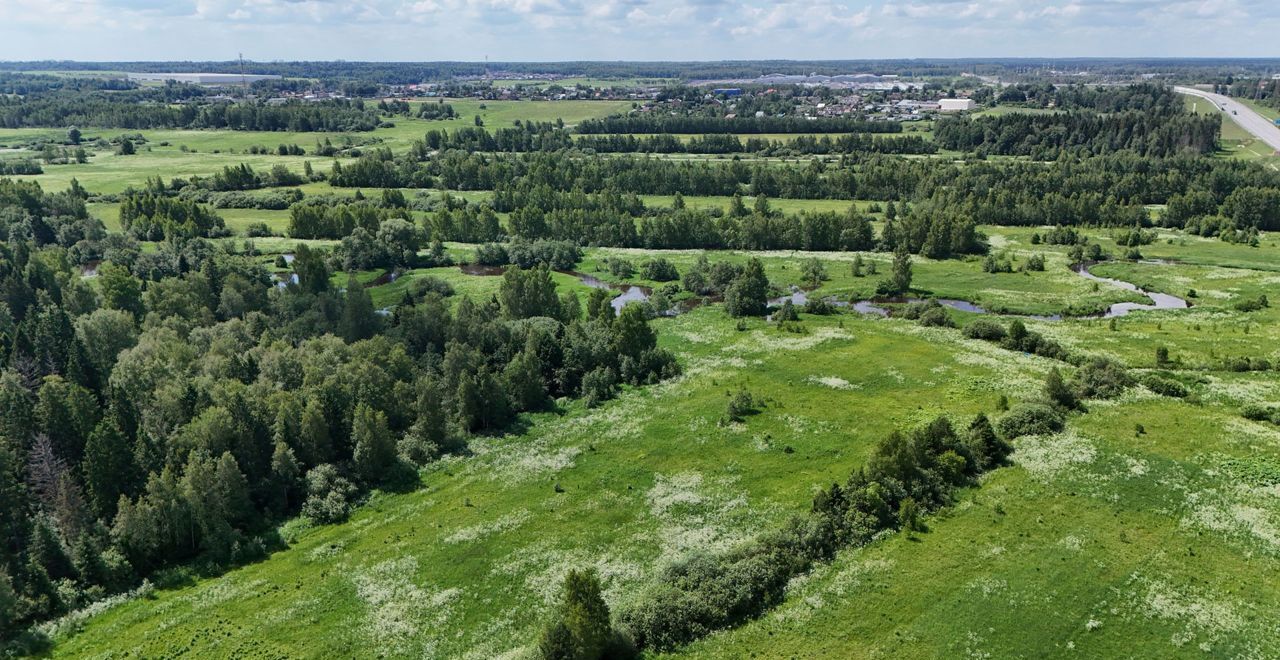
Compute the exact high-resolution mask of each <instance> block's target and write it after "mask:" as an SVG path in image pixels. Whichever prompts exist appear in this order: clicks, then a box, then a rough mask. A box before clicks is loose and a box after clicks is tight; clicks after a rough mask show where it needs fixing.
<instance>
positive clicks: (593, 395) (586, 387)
mask: <svg viewBox="0 0 1280 660" xmlns="http://www.w3.org/2000/svg"><path fill="white" fill-rule="evenodd" d="M617 388H618V374H617V373H615V372H614V370H613V369H612V368H610V367H596V368H595V369H592V370H591V371H588V372H587V374H586V375H585V376H583V377H582V396H583V398H585V399H586V403H587V407H588V408H594V407H596V406H598V405H600V404H601V403H602V402H604V401H608V400H609V399H611V398H613V393H614V391H616V390H617Z"/></svg>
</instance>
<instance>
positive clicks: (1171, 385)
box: [1142, 374, 1188, 399]
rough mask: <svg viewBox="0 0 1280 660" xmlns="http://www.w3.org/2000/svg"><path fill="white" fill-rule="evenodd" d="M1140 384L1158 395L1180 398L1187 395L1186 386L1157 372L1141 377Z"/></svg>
mask: <svg viewBox="0 0 1280 660" xmlns="http://www.w3.org/2000/svg"><path fill="white" fill-rule="evenodd" d="M1142 384H1143V385H1144V386H1145V387H1146V388H1147V389H1149V390H1151V391H1152V392H1155V393H1156V394H1159V395H1160V396H1171V397H1175V398H1179V399H1181V398H1182V397H1185V396H1187V393H1188V392H1187V386H1186V385H1183V384H1182V383H1179V382H1178V381H1176V380H1170V379H1168V378H1164V377H1161V376H1159V375H1158V374H1147V375H1146V376H1143V377H1142Z"/></svg>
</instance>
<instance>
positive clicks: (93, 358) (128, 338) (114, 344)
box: [76, 309, 138, 382]
mask: <svg viewBox="0 0 1280 660" xmlns="http://www.w3.org/2000/svg"><path fill="white" fill-rule="evenodd" d="M135 319H136V317H135V316H134V315H133V314H131V313H130V312H128V311H124V310H120V309H96V310H94V311H93V312H90V313H89V314H87V315H85V316H81V317H80V318H78V319H76V338H77V339H78V340H79V341H80V345H81V346H83V347H84V353H85V357H86V358H88V360H89V364H90V365H91V366H92V367H93V370H94V372H96V373H97V374H98V377H99V379H100V382H107V381H109V380H110V378H111V372H112V371H113V370H114V369H115V364H116V357H117V356H119V355H120V352H121V351H123V350H125V349H128V348H133V346H134V345H135V344H137V343H138V327H137V323H136V320H135Z"/></svg>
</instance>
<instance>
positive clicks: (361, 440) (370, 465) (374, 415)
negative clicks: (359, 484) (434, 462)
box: [351, 403, 396, 484]
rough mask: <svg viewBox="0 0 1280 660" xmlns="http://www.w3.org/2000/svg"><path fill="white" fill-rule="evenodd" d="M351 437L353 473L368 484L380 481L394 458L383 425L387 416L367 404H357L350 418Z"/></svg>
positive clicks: (392, 447)
mask: <svg viewBox="0 0 1280 660" xmlns="http://www.w3.org/2000/svg"><path fill="white" fill-rule="evenodd" d="M351 439H352V441H353V442H354V444H355V449H354V450H353V451H352V454H351V463H352V465H354V466H355V471H356V475H357V476H359V477H360V478H361V479H362V480H363V481H364V482H365V483H369V484H376V483H379V482H381V481H383V479H384V478H385V477H386V476H387V472H388V470H390V469H391V467H392V466H393V465H394V464H395V461H396V445H395V442H394V441H393V440H392V438H391V431H390V430H389V429H388V428H387V416H386V415H385V414H383V413H382V411H380V410H374V409H373V408H371V407H370V406H369V405H368V404H364V403H361V404H359V405H357V406H356V409H355V412H354V413H352V418H351Z"/></svg>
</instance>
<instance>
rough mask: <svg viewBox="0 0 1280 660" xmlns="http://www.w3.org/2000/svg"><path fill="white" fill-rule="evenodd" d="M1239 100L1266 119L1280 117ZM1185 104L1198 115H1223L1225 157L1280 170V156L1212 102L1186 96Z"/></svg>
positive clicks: (1270, 111) (1223, 151)
mask: <svg viewBox="0 0 1280 660" xmlns="http://www.w3.org/2000/svg"><path fill="white" fill-rule="evenodd" d="M1237 100H1240V101H1241V102H1242V103H1246V104H1247V105H1249V106H1250V107H1252V108H1253V109H1254V110H1257V111H1258V112H1259V113H1260V114H1262V115H1263V116H1264V117H1269V118H1270V119H1276V118H1277V117H1278V116H1280V115H1277V114H1276V112H1275V111H1274V110H1269V109H1268V108H1263V107H1262V106H1259V105H1257V104H1253V103H1248V102H1247V101H1243V100H1241V99H1237ZM1183 103H1185V104H1186V106H1187V108H1189V109H1190V110H1191V111H1192V112H1196V113H1198V114H1218V115H1222V138H1221V146H1222V153H1223V154H1224V155H1226V156H1229V157H1232V158H1241V159H1244V160H1256V161H1259V162H1261V163H1263V164H1266V165H1269V166H1271V167H1275V168H1280V156H1277V155H1276V154H1275V152H1274V151H1273V150H1272V149H1271V148H1270V147H1268V146H1267V145H1266V144H1265V143H1263V142H1262V141H1261V140H1258V139H1257V138H1255V137H1254V136H1253V134H1252V133H1249V132H1248V131H1246V130H1244V129H1243V128H1241V127H1240V125H1239V124H1237V123H1235V122H1234V121H1232V119H1231V116H1230V115H1227V114H1225V113H1223V112H1222V111H1220V110H1218V109H1217V107H1216V106H1214V104H1213V103H1212V102H1210V101H1207V100H1205V99H1202V98H1199V97H1195V96H1185V97H1184V98H1183Z"/></svg>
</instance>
